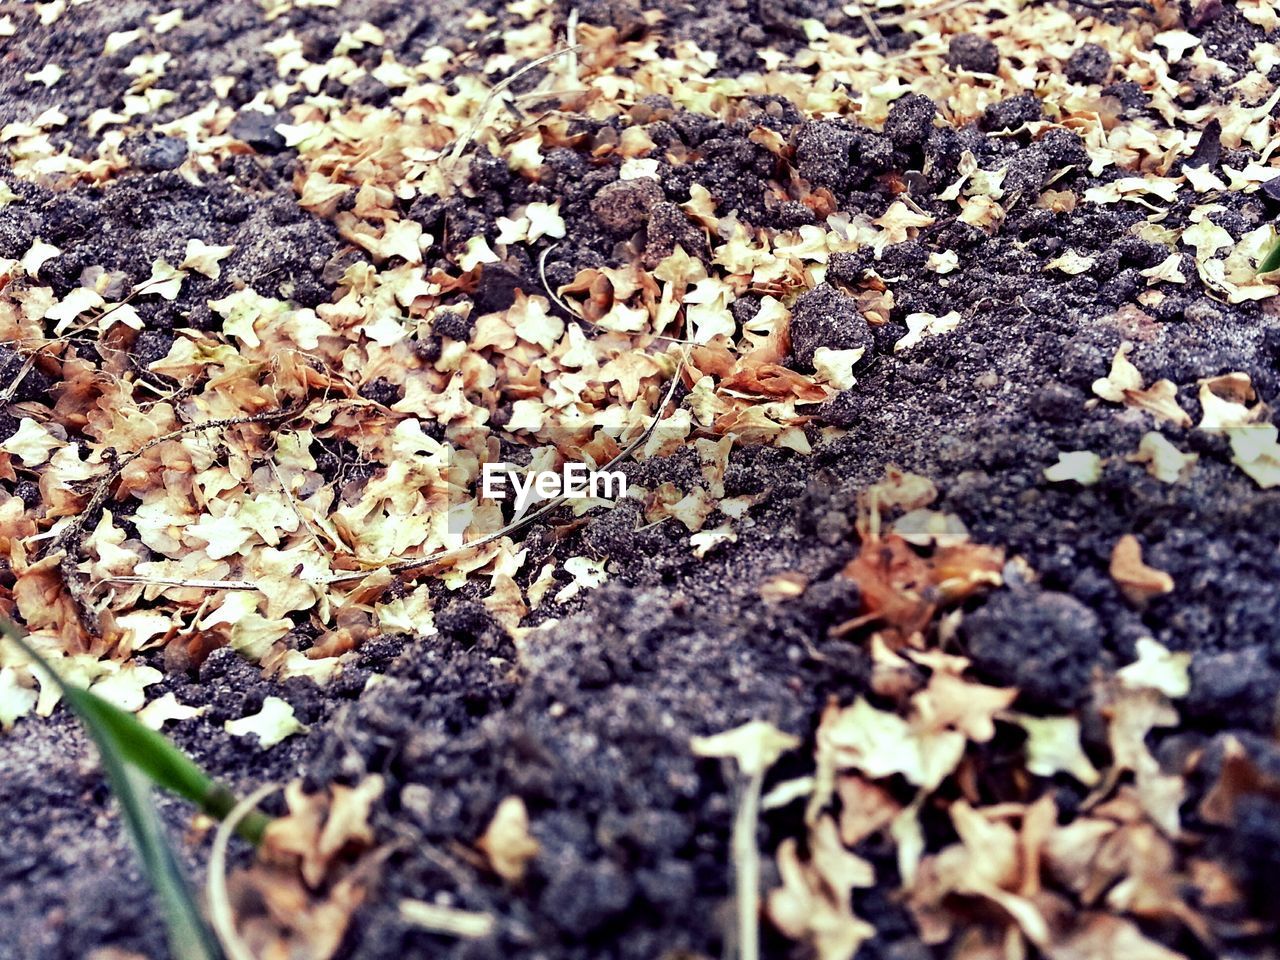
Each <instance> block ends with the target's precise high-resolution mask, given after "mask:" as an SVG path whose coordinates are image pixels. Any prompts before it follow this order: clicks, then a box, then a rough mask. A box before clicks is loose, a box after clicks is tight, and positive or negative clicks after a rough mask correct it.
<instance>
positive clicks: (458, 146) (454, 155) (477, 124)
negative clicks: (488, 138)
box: [448, 44, 581, 164]
mask: <svg viewBox="0 0 1280 960" xmlns="http://www.w3.org/2000/svg"><path fill="white" fill-rule="evenodd" d="M579 49H581V45H580V44H579V45H575V46H571V47H561V48H560V49H559V50H552V51H551V52H550V53H548V54H544V55H543V56H541V57H538V59H536V60H531V61H530V62H528V63H526V64H525V65H524V66H523V67H521V68H520V69H519V70H517V71H516V72H515V73H513V74H511V75H510V76H509V77H507V78H506V79H505V80H503V81H502V82H501V83H499V84H497V85H496V86H495V87H494V88H493V89H492V90H490V91H489V95H488V96H487V97H485V98H484V103H482V104H481V105H480V109H479V111H477V113H476V118H475V120H474V121H472V124H471V126H470V128H469V129H468V130H467V132H466V133H465V134H464V135H463V136H462V139H460V140H459V141H458V142H457V143H455V144H454V145H453V149H452V150H450V151H449V157H448V159H449V163H451V164H452V163H456V162H457V160H458V158H459V157H461V156H462V152H463V151H464V150H466V149H467V147H469V146H470V145H471V141H473V140H474V139H475V138H476V135H477V134H478V133H479V132H480V130H481V128H482V127H483V126H484V121H485V118H486V117H487V116H488V115H489V108H490V107H491V106H492V105H493V101H494V100H495V99H496V98H497V97H498V95H499V94H500V93H502V91H504V90H506V89H507V87H509V86H511V85H512V84H513V83H515V82H516V81H517V80H519V79H520V78H521V77H522V76H524V75H525V74H526V73H528V72H529V71H530V70H534V69H536V68H538V67H540V66H542V65H543V64H544V63H549V62H551V61H552V60H555V59H557V58H559V57H563V56H564V55H565V54H566V53H571V52H572V53H576V52H577V51H578V50H579Z"/></svg>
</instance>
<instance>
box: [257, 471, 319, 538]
mask: <svg viewBox="0 0 1280 960" xmlns="http://www.w3.org/2000/svg"><path fill="white" fill-rule="evenodd" d="M267 469H268V470H270V471H271V476H273V477H275V481H276V483H278V484H280V492H281V493H283V494H284V498H285V500H287V501H288V502H289V509H291V510H292V511H293V515H294V516H295V517H297V518H298V522H299V523H301V524H302V526H303V527H304V528H305V529H306V531H307V535H308V536H309V537H311V542H312V543H314V544H315V545H316V547H317V548H318V549H319V550H320V552H321V553H326V554H327V553H328V552H329V550H328V548H326V547H325V545H324V543H323V542H321V540H320V535H319V533H318V532H317V531H316V528H315V527H313V526H312V525H311V521H310V520H308V519H307V518H306V517H305V516H304V515H303V513H302V508H301V507H300V506H299V505H298V501H297V500H295V499H294V497H293V492H292V491H291V490H290V489H289V486H288V484H286V483H285V482H284V477H282V476H280V471H279V470H278V469H277V468H276V461H275V458H272V459H270V460H268V461H267Z"/></svg>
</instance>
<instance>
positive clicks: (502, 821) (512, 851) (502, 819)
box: [476, 797, 539, 883]
mask: <svg viewBox="0 0 1280 960" xmlns="http://www.w3.org/2000/svg"><path fill="white" fill-rule="evenodd" d="M476 846H477V847H478V848H479V849H480V852H481V853H483V854H484V855H485V857H486V858H488V860H489V866H491V867H492V868H493V872H494V873H496V874H497V875H498V876H500V877H501V878H502V879H503V880H506V881H507V882H508V883H519V882H520V881H521V880H523V879H524V872H525V868H526V867H527V866H528V864H529V861H530V860H532V859H533V858H534V857H535V856H537V855H538V850H539V847H538V841H537V840H535V839H534V838H533V837H532V835H530V833H529V812H528V810H526V809H525V805H524V801H523V800H521V799H520V798H519V797H506V798H505V799H504V800H503V801H502V802H501V803H499V804H498V809H497V810H496V811H495V812H494V814H493V819H492V820H490V821H489V826H488V827H487V828H486V829H485V831H484V836H482V837H481V838H480V839H479V840H478V841H476Z"/></svg>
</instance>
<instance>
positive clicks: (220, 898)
mask: <svg viewBox="0 0 1280 960" xmlns="http://www.w3.org/2000/svg"><path fill="white" fill-rule="evenodd" d="M279 789H280V787H279V786H278V785H277V784H274V783H269V784H267V785H266V786H264V787H259V788H258V789H257V790H255V791H253V793H251V794H249V796H247V797H245V798H244V799H243V800H241V801H240V802H239V803H237V804H236V805H235V806H234V807H232V808H231V812H230V813H229V814H227V815H226V817H225V818H224V819H223V821H222V822H221V823H220V824H218V830H217V832H216V833H215V834H214V835H213V849H212V850H211V851H210V853H209V920H210V921H211V922H212V924H213V932H214V933H215V934H216V935H217V937H218V942H219V943H220V944H222V949H223V950H225V951H226V952H227V960H255V958H254V956H253V952H252V951H251V950H250V949H249V948H248V946H246V945H245V942H244V941H243V940H241V939H240V935H239V934H238V933H236V917H235V913H234V912H233V911H232V909H231V897H230V896H229V895H228V893H227V846H228V845H229V844H230V842H231V834H232V833H234V832H235V829H236V827H237V826H238V825H239V823H240V821H241V820H243V819H244V818H245V817H247V816H248V815H249V814H250V813H252V812H253V811H254V809H256V808H257V806H258V804H259V803H261V802H262V801H263V800H264V799H266V798H267V797H268V796H270V795H271V794H273V793H275V792H276V791H277V790H279Z"/></svg>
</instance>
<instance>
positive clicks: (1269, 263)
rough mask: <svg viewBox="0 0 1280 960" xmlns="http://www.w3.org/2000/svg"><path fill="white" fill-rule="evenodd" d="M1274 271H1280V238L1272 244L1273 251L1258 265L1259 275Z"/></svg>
mask: <svg viewBox="0 0 1280 960" xmlns="http://www.w3.org/2000/svg"><path fill="white" fill-rule="evenodd" d="M1272 270H1280V237H1276V239H1275V242H1274V243H1272V244H1271V251H1270V252H1269V253H1268V254H1267V255H1266V256H1265V257H1263V258H1262V262H1261V263H1259V264H1258V272H1259V273H1270V272H1271V271H1272Z"/></svg>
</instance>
